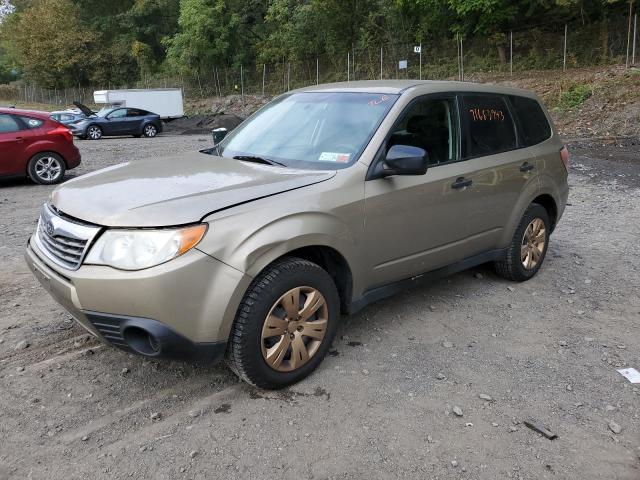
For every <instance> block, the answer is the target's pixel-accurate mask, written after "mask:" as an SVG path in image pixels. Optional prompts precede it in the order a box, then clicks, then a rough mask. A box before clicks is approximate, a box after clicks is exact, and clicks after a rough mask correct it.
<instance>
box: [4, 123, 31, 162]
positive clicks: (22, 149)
mask: <svg viewBox="0 0 640 480" xmlns="http://www.w3.org/2000/svg"><path fill="white" fill-rule="evenodd" d="M28 136H29V132H28V131H26V129H25V127H24V125H23V124H22V122H20V120H19V119H18V118H17V117H16V116H14V115H9V114H6V113H0V175H18V174H25V175H26V164H27V160H28V158H26V157H27V153H26V140H25V138H26V137H28Z"/></svg>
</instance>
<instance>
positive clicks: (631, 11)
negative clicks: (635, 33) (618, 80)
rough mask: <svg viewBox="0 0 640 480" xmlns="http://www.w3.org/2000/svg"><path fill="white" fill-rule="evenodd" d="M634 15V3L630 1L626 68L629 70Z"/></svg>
mask: <svg viewBox="0 0 640 480" xmlns="http://www.w3.org/2000/svg"><path fill="white" fill-rule="evenodd" d="M632 14H633V2H632V1H631V0H629V25H628V26H627V59H626V61H625V65H624V66H625V68H629V50H630V48H629V47H630V46H631V17H632Z"/></svg>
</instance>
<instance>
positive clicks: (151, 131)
mask: <svg viewBox="0 0 640 480" xmlns="http://www.w3.org/2000/svg"><path fill="white" fill-rule="evenodd" d="M142 131H143V132H144V136H145V137H147V138H153V137H155V136H156V135H157V134H158V129H157V128H156V126H155V125H153V124H151V123H148V124H146V125H145V126H144V128H143V129H142Z"/></svg>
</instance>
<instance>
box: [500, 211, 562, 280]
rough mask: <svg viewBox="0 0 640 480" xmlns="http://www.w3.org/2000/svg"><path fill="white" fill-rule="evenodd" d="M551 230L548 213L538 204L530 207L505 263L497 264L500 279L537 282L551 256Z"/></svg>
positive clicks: (508, 250)
mask: <svg viewBox="0 0 640 480" xmlns="http://www.w3.org/2000/svg"><path fill="white" fill-rule="evenodd" d="M550 228H551V222H550V221H549V214H548V213H547V210H546V209H545V208H544V207H543V206H542V205H539V204H537V203H532V204H531V205H529V207H528V208H527V209H526V210H525V212H524V215H523V216H522V219H521V220H520V223H519V224H518V228H516V231H515V233H514V234H513V238H512V240H511V243H510V245H509V247H508V248H507V252H506V254H505V257H504V259H502V260H499V261H496V262H495V263H494V265H495V269H496V272H497V273H498V275H500V276H501V277H503V278H506V279H508V280H513V281H516V282H524V281H525V280H529V279H530V278H533V276H534V275H535V274H536V273H538V270H540V267H541V266H542V263H543V262H544V259H545V256H546V255H547V248H549V232H550ZM536 231H538V233H537V234H536ZM532 233H533V236H532V235H531V234H532ZM536 239H538V240H536ZM530 240H531V241H530ZM541 241H543V242H544V244H541ZM541 247H542V248H541ZM536 252H537V253H536Z"/></svg>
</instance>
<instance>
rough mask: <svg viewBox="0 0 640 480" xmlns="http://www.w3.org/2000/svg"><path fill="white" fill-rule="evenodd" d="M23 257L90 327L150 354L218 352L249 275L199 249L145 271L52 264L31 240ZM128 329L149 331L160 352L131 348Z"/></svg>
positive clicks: (201, 355)
mask: <svg viewBox="0 0 640 480" xmlns="http://www.w3.org/2000/svg"><path fill="white" fill-rule="evenodd" d="M25 259H26V262H27V265H28V266H29V268H30V269H31V271H32V272H33V273H34V275H35V276H36V278H37V279H38V280H39V282H40V283H41V284H42V286H43V287H44V288H45V289H46V290H47V291H48V292H49V293H50V294H51V296H52V297H53V298H54V299H55V300H56V301H57V302H58V303H60V305H62V306H63V307H64V308H65V309H66V310H67V311H68V312H69V313H70V314H71V315H72V316H73V317H74V318H75V319H76V320H77V321H78V323H80V324H81V325H82V326H83V327H84V328H86V329H87V330H88V331H89V332H90V333H92V334H93V335H95V336H97V337H99V338H101V339H102V340H103V341H105V342H107V343H110V344H113V345H115V346H118V347H119V348H123V349H125V350H128V351H133V352H135V353H139V354H143V355H148V356H154V357H170V358H183V359H206V360H211V359H215V358H217V357H219V356H220V355H221V353H223V352H224V345H225V344H226V340H227V338H228V336H229V331H230V329H231V325H232V323H233V320H234V318H235V314H236V311H237V308H238V306H239V304H240V301H241V299H242V296H243V295H244V292H245V291H246V288H247V287H248V285H249V283H250V282H251V278H250V277H249V276H248V275H246V274H244V273H242V272H239V271H238V270H236V269H234V268H232V267H229V266H228V265H225V264H224V263H222V262H219V261H217V260H215V259H213V258H211V257H209V256H208V255H205V254H204V253H202V252H200V251H199V250H197V249H192V250H190V251H189V252H187V253H186V254H184V255H182V256H181V257H178V258H176V259H174V260H171V261H169V262H167V263H164V264H162V265H158V266H156V267H152V268H149V269H146V270H140V271H134V272H130V271H121V270H116V269H114V268H110V267H104V266H97V265H83V266H81V267H80V268H79V269H78V270H75V271H74V270H67V269H64V268H61V267H59V266H57V265H54V264H53V263H51V262H50V261H49V260H47V257H46V255H44V253H43V252H41V251H40V250H39V249H38V246H37V245H36V244H35V242H34V241H33V239H30V240H29V243H28V245H27V250H26V253H25ZM104 325H110V327H104ZM132 327H136V328H139V329H142V330H144V331H146V332H147V333H150V334H153V336H154V337H155V340H154V341H159V342H160V343H161V345H160V350H159V351H150V352H147V353H145V352H144V351H141V350H140V349H138V348H136V346H135V345H134V343H135V341H136V338H135V335H127V329H130V328H132ZM108 331H112V332H115V333H117V335H116V336H119V337H120V338H113V337H114V336H113V335H110V334H108V333H106V332H108ZM138 333H140V332H138ZM129 334H131V332H129ZM132 342H133V343H132Z"/></svg>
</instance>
